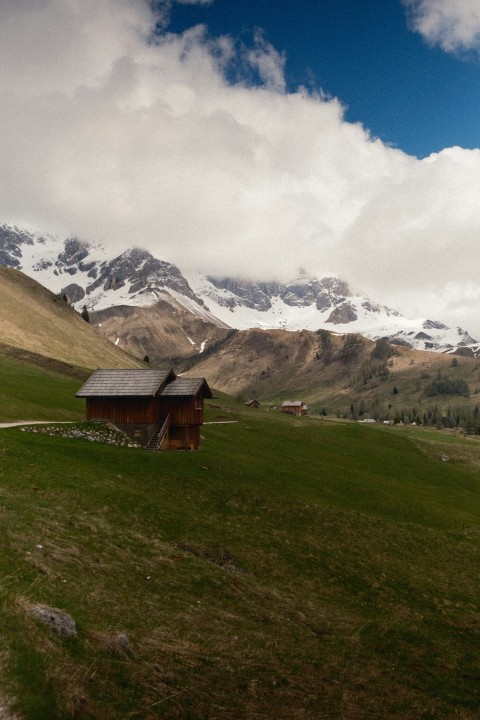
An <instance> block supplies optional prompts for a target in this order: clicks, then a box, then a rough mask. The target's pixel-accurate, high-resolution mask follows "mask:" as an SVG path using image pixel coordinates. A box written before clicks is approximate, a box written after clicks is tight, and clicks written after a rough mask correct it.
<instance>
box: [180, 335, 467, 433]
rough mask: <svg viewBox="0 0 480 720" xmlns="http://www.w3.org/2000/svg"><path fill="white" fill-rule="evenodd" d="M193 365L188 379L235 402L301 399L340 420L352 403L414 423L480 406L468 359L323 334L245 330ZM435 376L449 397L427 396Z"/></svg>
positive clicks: (385, 416)
mask: <svg viewBox="0 0 480 720" xmlns="http://www.w3.org/2000/svg"><path fill="white" fill-rule="evenodd" d="M192 362H194V363H195V364H194V366H193V367H191V368H189V369H188V371H187V373H186V374H187V375H193V376H198V375H202V376H205V377H207V378H208V381H209V383H210V385H212V386H213V387H215V388H216V389H218V390H221V391H223V392H225V393H228V394H230V395H233V396H234V397H237V396H242V397H244V398H257V399H259V400H262V401H263V400H265V401H268V402H275V403H278V402H280V401H282V400H288V399H297V400H298V399H301V400H303V401H306V402H307V403H308V404H309V406H311V409H312V410H314V411H316V412H319V411H320V410H321V409H322V408H323V407H326V408H328V412H329V414H331V413H332V412H337V411H339V412H341V413H342V414H343V413H344V412H345V411H347V410H348V409H349V408H350V406H351V405H352V404H354V405H355V406H358V407H361V408H364V410H365V412H366V413H367V415H370V414H374V415H376V416H378V417H380V418H381V419H388V418H390V419H393V418H394V417H396V416H397V415H401V412H402V410H408V412H409V413H411V414H413V415H415V417H416V415H417V414H419V413H420V414H422V415H423V412H424V411H425V412H428V411H429V409H430V408H431V407H432V406H435V405H436V406H437V407H438V408H439V412H441V413H443V412H445V411H446V409H447V408H448V407H450V406H452V407H453V406H455V407H457V408H463V409H465V408H471V409H473V408H474V406H475V404H478V402H479V400H480V388H479V383H478V361H477V360H476V359H474V358H471V357H464V358H463V357H462V358H457V357H453V358H452V356H450V355H444V354H441V353H431V352H425V351H419V350H412V349H411V348H407V347H403V346H391V345H389V344H388V343H386V342H384V341H382V340H378V341H376V342H372V341H371V340H367V339H365V338H362V337H361V336H360V335H346V336H337V335H334V334H331V333H329V332H327V331H325V330H320V331H317V332H315V333H313V332H309V331H307V330H303V331H301V332H298V333H292V332H288V331H286V330H260V329H258V328H256V329H251V330H243V331H239V332H237V333H235V334H234V335H233V336H232V337H229V338H227V339H226V340H225V341H224V342H223V343H221V344H220V345H219V347H218V349H217V350H216V352H215V353H213V354H211V355H209V356H205V357H204V358H202V357H201V356H200V357H196V358H192ZM440 378H442V379H444V380H448V381H450V382H451V383H452V385H451V389H452V390H453V393H452V394H451V395H444V396H442V395H441V394H440V393H439V395H438V396H437V397H433V396H432V395H431V393H432V383H433V384H434V383H435V382H437V381H439V379H440ZM457 388H458V391H457ZM467 394H468V397H467ZM412 408H416V411H415V412H413V409H412ZM462 412H463V411H462ZM354 415H356V413H354ZM462 422H463V420H462Z"/></svg>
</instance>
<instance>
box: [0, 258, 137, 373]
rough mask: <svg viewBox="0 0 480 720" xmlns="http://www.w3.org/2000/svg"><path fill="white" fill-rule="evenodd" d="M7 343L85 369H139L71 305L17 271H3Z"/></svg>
mask: <svg viewBox="0 0 480 720" xmlns="http://www.w3.org/2000/svg"><path fill="white" fill-rule="evenodd" d="M0 337H1V341H2V343H5V344H7V345H10V346H13V347H16V348H21V349H24V350H29V351H31V352H33V353H37V354H39V355H43V356H46V357H49V358H54V359H55V360H60V361H63V362H64V363H70V364H73V365H75V366H80V367H83V368H97V367H140V366H143V362H141V361H140V360H136V359H135V358H133V357H132V356H130V355H127V354H126V353H124V352H123V351H122V350H120V349H119V348H117V347H115V345H113V344H112V343H111V342H109V341H108V340H107V339H106V338H105V337H103V336H102V335H100V333H98V332H97V331H96V330H95V329H94V328H93V327H92V326H91V325H90V324H89V323H86V322H85V321H84V320H83V319H82V318H81V317H80V315H79V314H78V313H77V312H75V310H73V309H72V308H71V307H70V306H69V305H68V304H67V303H65V302H63V300H61V299H59V298H58V297H57V296H56V295H54V294H53V293H51V292H50V291H49V290H46V289H45V288H44V287H42V286H41V285H39V283H37V282H35V280H32V279H31V278H29V277H27V276H26V275H23V273H21V272H19V271H18V270H13V269H11V268H6V267H0Z"/></svg>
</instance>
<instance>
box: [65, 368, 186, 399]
mask: <svg viewBox="0 0 480 720" xmlns="http://www.w3.org/2000/svg"><path fill="white" fill-rule="evenodd" d="M175 377H176V375H175V373H174V372H173V370H96V371H95V372H94V373H93V375H90V377H89V378H88V380H87V381H86V383H85V384H84V385H83V386H82V387H81V388H80V390H79V391H78V392H77V393H76V395H75V397H154V396H155V395H157V394H158V392H159V391H160V390H161V389H162V386H163V385H165V384H166V383H167V382H169V381H171V380H175Z"/></svg>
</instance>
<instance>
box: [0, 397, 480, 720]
mask: <svg viewBox="0 0 480 720" xmlns="http://www.w3.org/2000/svg"><path fill="white" fill-rule="evenodd" d="M63 397H65V396H63ZM62 404H63V400H62V397H61V396H59V398H58V405H59V407H60V406H61V405H62ZM63 409H64V410H65V411H67V410H68V408H67V407H66V406H65V407H64V408H63ZM207 414H208V419H209V420H210V421H214V422H216V423H217V422H219V421H222V420H223V421H224V420H230V421H232V420H233V421H236V422H233V423H229V424H207V425H205V426H204V428H203V431H202V434H203V436H204V438H203V442H202V449H201V450H200V451H199V452H197V453H183V452H182V453H170V454H157V455H156V454H149V453H147V452H145V451H142V450H127V449H123V448H115V447H110V446H103V445H97V444H94V443H89V442H86V441H83V440H62V439H60V438H54V437H48V436H44V435H40V434H27V433H24V432H21V431H20V430H18V429H11V430H5V431H2V432H0V455H1V458H2V463H1V465H0V517H1V531H2V553H1V554H0V578H1V581H0V594H1V602H2V630H1V633H0V657H1V658H2V663H1V673H2V676H3V677H2V681H3V682H2V684H3V687H4V689H5V692H6V693H7V694H8V697H9V698H10V700H11V702H12V703H13V706H14V708H15V710H16V712H17V713H19V716H20V717H21V718H24V720H46V719H47V718H48V720H56V719H58V720H60V719H62V720H63V718H81V719H83V718H85V719H87V718H89V719H90V718H101V719H102V720H103V719H107V720H108V719H109V718H112V720H113V719H114V718H115V719H117V718H120V719H121V718H142V719H144V718H168V719H174V718H175V719H183V720H187V719H189V720H193V719H198V720H206V719H207V718H208V719H209V720H220V719H223V718H225V719H226V718H228V719H231V720H234V719H235V720H237V719H239V718H240V719H244V720H255V719H257V718H258V719H260V718H263V719H266V718H272V719H275V720H278V719H280V720H281V719H285V720H287V718H288V720H291V719H295V718H299V719H300V718H311V719H312V720H313V719H315V720H317V719H318V718H326V719H329V718H331V719H332V720H333V718H349V719H350V718H352V719H354V720H356V719H362V720H363V719H365V720H367V718H368V719H371V718H384V717H395V718H398V719H404V720H407V719H408V720H410V719H411V718H420V719H424V720H427V719H428V720H431V719H440V718H442V719H443V718H444V719H445V720H446V719H447V718H448V719H449V720H450V718H458V719H460V720H473V718H477V717H478V714H479V710H480V698H479V693H478V677H479V675H480V664H479V660H478V647H479V641H480V628H479V623H478V604H479V601H480V590H479V586H478V582H477V571H478V552H479V544H480V534H479V528H480V503H479V500H480V484H479V481H478V466H477V463H478V459H477V458H478V448H479V446H478V443H477V442H475V441H466V440H460V439H457V438H454V437H450V436H448V437H444V436H443V435H442V434H440V433H435V432H434V431H427V430H422V431H420V430H418V429H416V430H414V431H413V433H407V430H406V429H397V428H367V427H362V426H359V425H358V424H354V423H339V422H328V421H322V420H320V419H316V420H315V419H313V418H308V417H306V418H302V419H294V418H291V417H287V416H283V415H281V414H279V413H274V412H270V413H269V412H263V411H262V410H247V409H245V408H243V407H242V406H240V405H238V404H236V403H233V402H230V401H228V400H227V399H223V398H221V399H216V400H212V401H210V403H209V407H208V408H207ZM447 443H448V455H449V458H450V460H449V462H442V461H441V460H440V455H442V454H444V453H445V452H446V451H445V447H446V444H447ZM37 602H40V603H45V604H47V605H49V606H54V607H59V608H62V609H63V610H65V611H67V612H68V613H70V614H71V615H72V617H73V618H74V619H75V620H76V622H77V627H78V637H77V639H75V640H63V639H61V638H60V637H59V636H56V635H55V634H53V633H52V632H51V631H50V630H49V629H48V628H47V627H46V626H43V625H41V624H39V623H38V622H37V621H35V620H33V619H32V617H31V616H30V615H29V613H28V607H29V604H31V603H37ZM122 635H126V636H127V637H128V644H126V641H125V639H123V640H122V638H121V636H122Z"/></svg>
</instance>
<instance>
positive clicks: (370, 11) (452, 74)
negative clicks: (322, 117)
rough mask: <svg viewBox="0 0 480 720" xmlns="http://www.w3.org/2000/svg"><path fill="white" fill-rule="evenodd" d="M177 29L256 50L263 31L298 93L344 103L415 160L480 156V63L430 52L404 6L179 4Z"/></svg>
mask: <svg viewBox="0 0 480 720" xmlns="http://www.w3.org/2000/svg"><path fill="white" fill-rule="evenodd" d="M451 1H452V4H455V2H454V0H451ZM171 20H172V22H171V25H170V29H171V30H173V31H182V30H184V29H186V28H187V27H190V26H192V25H195V24H197V23H205V24H206V25H207V26H208V29H209V32H210V34H211V35H212V36H217V35H221V34H229V35H231V36H233V37H235V38H238V39H239V40H240V41H243V42H245V43H246V44H249V43H250V42H251V36H252V30H253V29H254V28H256V27H257V28H261V29H262V30H263V31H264V33H265V37H266V39H267V40H268V41H269V42H270V43H272V45H273V46H274V47H275V48H276V49H277V50H278V51H280V52H284V53H285V56H286V65H285V74H286V80H287V87H288V89H289V90H294V89H295V88H296V87H298V86H299V85H305V86H306V87H308V88H310V89H314V88H321V89H322V90H323V91H325V92H326V93H328V94H330V95H334V96H336V97H338V98H339V99H340V100H341V102H342V103H343V104H344V105H345V106H346V108H347V109H346V119H347V120H350V121H352V122H361V123H362V124H363V125H365V127H366V128H368V129H369V130H370V131H371V133H372V134H373V135H374V136H378V137H380V138H381V139H382V140H383V141H384V142H386V143H391V144H392V145H393V146H395V147H399V148H401V149H402V150H404V151H405V152H407V153H409V154H413V155H417V156H418V157H424V156H426V155H429V154H430V153H431V152H436V151H439V150H441V149H442V148H445V147H450V146H452V145H459V146H461V147H464V148H476V147H480V64H479V62H478V57H477V56H476V55H475V54H472V53H468V54H466V53H463V59H462V58H461V57H460V56H459V55H458V54H451V53H446V52H444V51H443V50H442V49H441V48H440V47H435V46H434V47H432V46H429V45H428V44H427V43H426V42H425V40H424V39H423V38H422V36H421V35H420V34H419V33H417V32H413V31H412V30H411V29H410V28H409V26H408V25H409V24H408V22H407V13H406V9H405V7H404V6H403V5H402V4H401V2H400V0H361V1H360V0H280V1H279V0H254V1H253V0H251V1H250V2H248V1H247V2H240V1H239V0H215V2H213V3H211V4H209V5H180V4H177V5H175V6H174V8H173V11H172V15H171Z"/></svg>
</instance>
